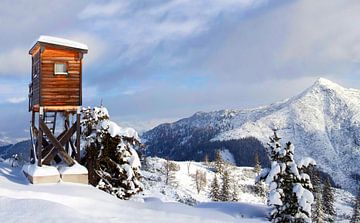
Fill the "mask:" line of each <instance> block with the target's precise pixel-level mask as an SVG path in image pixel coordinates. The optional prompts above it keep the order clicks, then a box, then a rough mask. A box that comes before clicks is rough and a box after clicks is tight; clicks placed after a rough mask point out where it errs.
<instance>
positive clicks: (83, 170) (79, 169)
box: [57, 162, 88, 175]
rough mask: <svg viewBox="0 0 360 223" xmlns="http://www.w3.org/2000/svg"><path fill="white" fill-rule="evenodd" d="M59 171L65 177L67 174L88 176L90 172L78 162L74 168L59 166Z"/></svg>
mask: <svg viewBox="0 0 360 223" xmlns="http://www.w3.org/2000/svg"><path fill="white" fill-rule="evenodd" d="M57 169H58V170H59V173H60V174H62V175H65V174H88V170H87V169H86V167H84V166H82V165H80V164H78V163H77V162H75V164H74V165H72V166H67V165H59V166H58V167H57Z"/></svg>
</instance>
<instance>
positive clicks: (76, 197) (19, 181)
mask: <svg viewBox="0 0 360 223" xmlns="http://www.w3.org/2000/svg"><path fill="white" fill-rule="evenodd" d="M164 162H165V160H163V159H160V158H149V159H148V160H147V167H144V168H145V169H146V170H143V175H144V178H143V183H144V186H145V190H144V192H142V193H140V194H138V195H136V196H135V197H133V198H132V200H130V201H124V200H119V199H118V198H116V197H114V196H111V195H109V194H107V193H105V192H103V191H101V190H99V189H96V188H94V187H92V186H90V185H82V184H72V183H64V182H61V183H58V184H42V185H31V184H29V183H28V181H27V180H26V178H25V177H24V175H23V174H22V173H21V169H20V168H11V167H10V166H8V165H7V164H6V163H2V162H1V161H0V185H1V186H0V207H1V211H0V219H2V221H3V222H14V223H15V222H22V221H23V220H24V219H31V220H32V221H34V222H44V221H47V222H75V221H76V222H101V223H103V222H130V223H133V222H134V223H137V222H150V223H152V222H154V223H161V222H164V223H165V222H169V219H171V222H175V223H177V222H179V223H180V222H190V223H200V222H204V221H206V222H214V223H215V222H217V223H220V222H221V223H226V222H229V223H230V222H233V223H234V222H235V223H248V222H250V223H260V222H268V221H267V220H266V219H265V216H266V214H267V212H268V208H267V207H266V205H265V202H266V199H265V198H264V197H259V196H258V193H254V191H253V187H254V176H255V175H254V172H253V169H252V168H249V167H233V169H232V172H233V176H234V179H235V181H236V182H237V186H238V189H239V193H238V198H239V202H211V201H210V199H209V197H208V195H209V187H208V186H207V187H206V188H205V190H204V191H202V192H200V193H199V194H198V193H197V192H196V189H195V186H194V184H193V180H192V178H191V176H189V174H188V172H187V166H188V163H189V162H176V163H177V164H178V165H179V166H180V170H179V171H178V172H177V173H176V175H175V180H176V182H177V185H176V186H174V185H173V186H170V185H165V183H164V175H163V174H162V173H161V168H162V165H163V163H164ZM197 169H200V170H202V171H205V172H206V175H207V181H208V183H207V185H210V182H211V180H212V177H213V174H214V173H213V171H212V169H211V168H209V166H208V165H206V164H204V163H197V162H191V165H190V174H192V173H194V172H195V171H196V170H197ZM353 199H354V196H353V195H352V194H350V193H349V192H346V191H343V190H339V189H337V190H336V193H335V208H336V213H337V218H336V219H337V220H336V222H344V223H345V222H348V219H349V218H350V216H351V212H352V208H351V204H352V202H353ZM186 204H189V205H190V206H189V205H186Z"/></svg>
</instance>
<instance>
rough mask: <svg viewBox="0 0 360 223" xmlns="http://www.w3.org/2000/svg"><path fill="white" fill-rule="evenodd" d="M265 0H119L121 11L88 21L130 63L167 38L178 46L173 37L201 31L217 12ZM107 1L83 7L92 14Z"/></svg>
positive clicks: (177, 38)
mask: <svg viewBox="0 0 360 223" xmlns="http://www.w3.org/2000/svg"><path fill="white" fill-rule="evenodd" d="M265 2H267V1H266V0H226V1H220V0H217V1H207V0H199V1H191V0H174V1H165V2H162V3H160V4H151V5H148V4H138V2H134V1H127V2H125V3H122V4H125V5H126V7H125V6H124V7H121V9H118V10H120V11H121V10H122V11H121V12H122V13H119V12H116V13H115V12H112V11H111V12H109V13H105V14H109V15H112V16H108V17H105V16H104V18H101V19H100V18H98V19H96V20H95V21H93V20H91V19H90V20H89V21H90V22H91V23H92V26H91V28H92V29H93V30H94V31H96V32H104V33H108V34H109V35H110V36H112V43H111V44H112V46H113V47H116V48H117V50H118V51H119V53H118V55H119V56H118V59H119V60H123V61H125V62H127V63H131V62H132V61H135V60H137V59H139V58H141V57H142V56H144V55H148V54H151V52H152V51H153V50H154V49H155V48H156V47H157V46H158V45H159V44H163V43H166V42H169V41H170V42H171V43H172V44H169V45H170V46H171V47H167V50H168V51H171V50H172V49H174V48H176V47H177V46H178V44H177V41H180V42H181V41H186V40H187V39H188V38H192V37H196V36H198V35H199V34H202V33H204V32H205V31H207V30H209V28H211V25H212V24H211V23H212V22H213V21H215V20H216V18H217V17H218V16H219V15H220V14H227V13H237V14H238V13H241V12H243V11H245V10H248V9H251V8H254V7H257V6H259V5H261V4H264V3H265ZM110 4H114V2H110V3H107V4H103V5H97V4H90V5H89V6H88V7H86V9H85V10H84V11H89V10H88V9H87V8H91V10H90V11H91V12H92V13H90V14H91V15H93V14H94V16H95V15H97V13H100V14H102V11H107V10H104V9H103V7H104V8H105V9H107V8H108V5H110ZM136 4H138V5H136ZM119 7H120V6H119ZM114 10H115V9H114ZM84 11H83V12H81V13H80V14H79V17H80V18H84V19H85V18H88V17H84V15H83V14H84ZM125 11H126V13H125ZM85 14H87V13H85ZM89 18H90V17H89ZM167 53H170V52H167Z"/></svg>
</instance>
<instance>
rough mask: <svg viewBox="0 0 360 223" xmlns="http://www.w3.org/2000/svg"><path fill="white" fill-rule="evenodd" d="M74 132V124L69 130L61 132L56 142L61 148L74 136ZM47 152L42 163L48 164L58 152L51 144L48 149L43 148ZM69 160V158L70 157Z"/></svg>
mask: <svg viewBox="0 0 360 223" xmlns="http://www.w3.org/2000/svg"><path fill="white" fill-rule="evenodd" d="M75 130H76V125H75V124H74V125H73V126H72V127H71V128H70V129H69V130H67V131H65V132H62V133H61V134H60V136H59V137H60V138H59V137H58V138H57V140H58V142H59V143H60V144H61V146H64V145H65V143H66V142H68V141H69V139H70V138H71V136H72V135H73V134H74V132H75ZM45 150H46V151H48V152H47V155H46V156H45V157H44V161H43V162H44V163H45V164H50V162H51V160H52V159H54V157H55V156H56V154H57V153H58V152H59V149H58V147H55V146H54V145H53V144H50V145H49V146H48V147H46V148H45ZM70 158H71V157H70Z"/></svg>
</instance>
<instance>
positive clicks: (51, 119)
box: [43, 112, 57, 134]
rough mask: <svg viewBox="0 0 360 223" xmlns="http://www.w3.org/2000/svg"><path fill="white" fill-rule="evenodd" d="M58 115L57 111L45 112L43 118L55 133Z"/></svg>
mask: <svg viewBox="0 0 360 223" xmlns="http://www.w3.org/2000/svg"><path fill="white" fill-rule="evenodd" d="M56 116H57V112H45V113H44V116H43V119H44V122H45V124H46V125H47V127H49V129H50V131H51V132H52V133H53V134H54V133H55V127H56Z"/></svg>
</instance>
